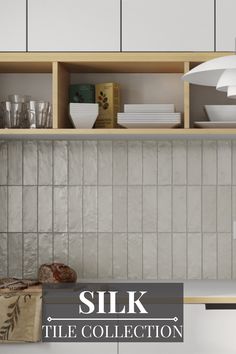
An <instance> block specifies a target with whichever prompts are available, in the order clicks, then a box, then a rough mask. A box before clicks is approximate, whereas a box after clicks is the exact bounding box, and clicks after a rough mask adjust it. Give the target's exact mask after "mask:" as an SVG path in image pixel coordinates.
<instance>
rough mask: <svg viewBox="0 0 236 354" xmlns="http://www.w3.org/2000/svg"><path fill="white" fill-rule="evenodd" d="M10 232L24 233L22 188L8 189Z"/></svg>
mask: <svg viewBox="0 0 236 354" xmlns="http://www.w3.org/2000/svg"><path fill="white" fill-rule="evenodd" d="M8 231H9V232H21V231H22V187H13V186H12V187H8Z"/></svg>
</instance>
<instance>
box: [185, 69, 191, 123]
mask: <svg viewBox="0 0 236 354" xmlns="http://www.w3.org/2000/svg"><path fill="white" fill-rule="evenodd" d="M189 70H190V62H185V63H184V73H187V72H188V71H189ZM189 127H190V85H189V83H188V82H186V81H185V82H184V128H187V129H188V128H189Z"/></svg>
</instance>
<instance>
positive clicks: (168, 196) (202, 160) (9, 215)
mask: <svg viewBox="0 0 236 354" xmlns="http://www.w3.org/2000/svg"><path fill="white" fill-rule="evenodd" d="M234 220H235V221H236V141H231V140H225V141H224V140H220V141H214V140H204V141H199V140H193V141H190V140H189V141H184V140H176V141H167V140H160V141H148V140H145V141H134V140H132V141H102V140H101V141H100V140H99V141H24V142H22V141H9V142H5V141H2V142H0V276H1V277H3V276H7V275H9V276H16V277H21V276H24V277H26V278H31V277H35V276H36V274H37V268H38V266H39V265H40V264H42V263H45V262H52V261H61V262H64V263H67V264H69V265H71V266H72V267H73V268H75V270H76V271H77V272H78V274H79V277H80V278H103V279H104V278H106V279H107V278H115V279H138V280H141V279H231V278H236V240H235V241H234V240H233V235H232V232H233V222H234Z"/></svg>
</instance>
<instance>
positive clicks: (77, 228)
mask: <svg viewBox="0 0 236 354" xmlns="http://www.w3.org/2000/svg"><path fill="white" fill-rule="evenodd" d="M82 199H83V195H82V186H77V187H76V186H73V187H72V186H70V187H69V189H68V219H69V232H81V231H82Z"/></svg>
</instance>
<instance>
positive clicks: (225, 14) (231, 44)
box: [216, 0, 236, 51]
mask: <svg viewBox="0 0 236 354" xmlns="http://www.w3.org/2000/svg"><path fill="white" fill-rule="evenodd" d="M235 13H236V1H235V0H217V1H216V50H217V51H234V50H235V38H236V21H235Z"/></svg>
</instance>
